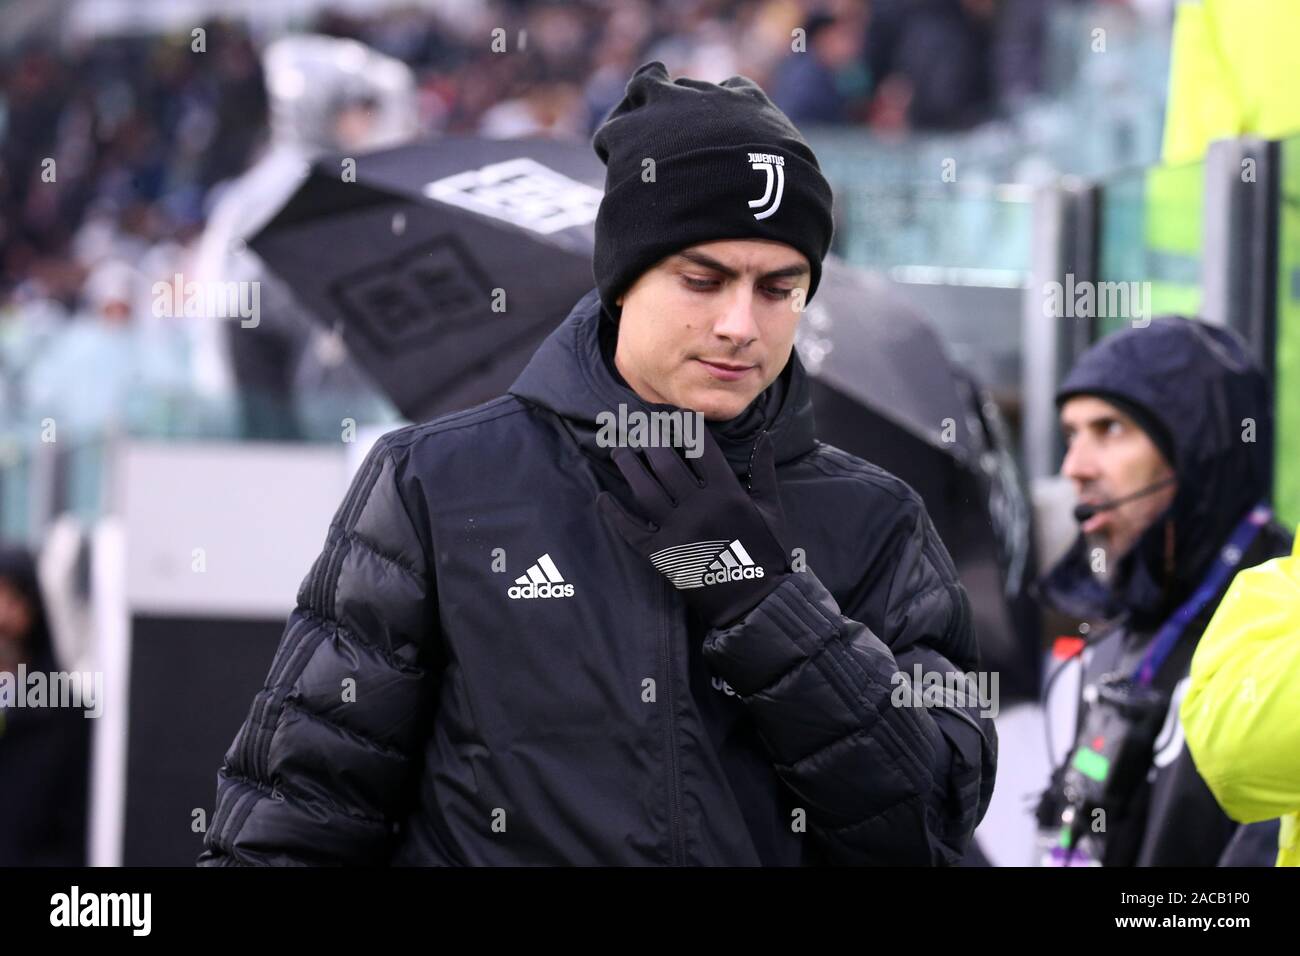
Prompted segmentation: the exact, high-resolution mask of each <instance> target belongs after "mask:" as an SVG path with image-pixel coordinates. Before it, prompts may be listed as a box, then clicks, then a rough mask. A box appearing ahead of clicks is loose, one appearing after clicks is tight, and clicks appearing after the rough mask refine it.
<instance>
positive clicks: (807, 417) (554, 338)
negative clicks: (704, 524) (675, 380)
mask: <svg viewBox="0 0 1300 956" xmlns="http://www.w3.org/2000/svg"><path fill="white" fill-rule="evenodd" d="M602 316H603V318H604V320H603V321H602ZM616 330H617V326H616V324H615V323H614V321H613V319H612V318H611V317H610V316H609V315H608V314H607V313H606V312H605V311H604V309H603V307H602V306H601V302H600V295H599V290H597V289H592V290H591V291H590V292H588V293H587V294H586V295H584V296H583V297H582V298H581V299H580V300H578V303H577V305H575V306H574V307H573V310H572V311H571V312H570V313H569V316H568V318H566V319H565V320H564V322H563V323H562V324H561V325H560V327H559V328H557V329H556V330H555V331H554V332H552V333H551V334H550V335H549V336H548V337H547V339H546V341H544V342H543V343H542V344H541V346H540V347H539V348H538V349H537V352H536V353H535V354H534V355H533V357H532V359H530V360H529V362H528V365H527V367H525V368H524V370H523V372H521V373H520V375H519V378H518V379H516V380H515V383H514V385H512V386H510V393H511V394H512V395H515V396H517V397H519V398H521V399H523V400H525V401H528V402H531V403H533V404H536V405H540V406H542V407H543V408H547V409H550V410H551V411H553V412H555V413H556V414H557V415H559V416H560V417H561V418H562V419H564V421H565V423H566V424H567V425H568V426H569V430H570V431H571V432H572V433H573V434H574V435H575V437H576V438H577V439H578V441H579V442H581V444H582V446H583V448H584V450H585V451H586V452H587V453H588V454H589V455H591V456H593V457H595V458H597V459H606V460H607V459H608V458H609V453H610V451H611V449H609V448H605V447H602V446H601V445H599V444H598V443H597V441H596V434H597V430H598V425H597V421H596V417H597V416H598V415H599V414H600V413H602V412H617V410H618V406H619V404H620V403H622V404H624V405H626V406H627V410H628V411H629V412H632V411H642V412H647V413H648V412H651V411H667V410H672V408H673V406H670V405H657V404H652V403H650V402H646V401H645V400H644V399H642V398H641V397H640V396H639V395H637V394H636V393H635V392H634V391H632V389H630V388H628V386H627V385H626V384H625V383H624V382H623V381H622V379H621V376H618V375H617V373H616V372H615V370H614V368H613V362H612V358H611V356H612V347H613V344H614V336H615V335H616V334H617V331H616ZM707 425H708V428H709V431H711V432H712V433H713V437H714V438H715V439H716V440H717V442H718V444H719V446H720V447H721V448H722V450H723V452H724V453H725V454H726V456H727V460H728V461H730V462H731V464H732V467H733V468H735V469H736V472H737V474H742V475H743V474H745V472H746V469H747V468H748V466H749V458H750V453H751V452H752V450H753V447H754V442H755V441H756V440H757V439H758V436H759V434H760V433H761V432H763V431H764V430H766V431H767V432H768V434H769V435H770V436H771V439H772V444H773V447H774V450H775V452H776V461H777V464H781V463H783V462H786V461H790V460H792V459H794V458H798V457H799V456H801V455H803V454H805V453H806V452H808V451H811V450H812V448H813V447H814V446H815V445H816V439H815V437H814V428H813V409H812V397H811V393H810V390H809V387H808V376H807V373H806V372H805V371H804V368H803V364H802V363H801V362H800V361H799V356H798V354H797V353H796V352H794V351H793V350H792V351H791V353H790V361H789V362H788V363H786V367H785V369H784V370H783V371H782V372H781V374H780V376H778V377H777V380H776V381H775V382H773V383H772V384H771V385H770V386H769V387H768V388H767V390H766V391H764V392H763V393H762V394H761V395H759V396H758V397H757V398H756V399H754V401H753V402H752V403H750V405H749V407H748V408H746V409H745V411H743V412H742V413H741V414H740V415H738V416H736V417H735V418H733V419H731V420H730V421H725V422H708V423H707Z"/></svg>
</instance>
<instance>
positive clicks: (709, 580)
mask: <svg viewBox="0 0 1300 956" xmlns="http://www.w3.org/2000/svg"><path fill="white" fill-rule="evenodd" d="M650 561H651V563H653V564H654V566H655V567H656V568H658V569H659V572H660V573H661V574H663V575H664V576H665V577H667V578H668V580H669V581H671V582H672V583H673V586H674V587H677V588H679V589H681V590H685V589H686V588H702V587H705V586H706V585H709V584H726V583H727V582H728V581H743V580H753V579H754V578H761V577H762V576H763V566H762V565H761V564H755V563H754V559H753V558H751V557H750V556H749V552H748V551H746V550H745V546H744V545H743V544H741V543H740V541H739V540H733V541H696V542H694V543H692V544H680V545H677V546H676V547H673V548H664V550H662V551H656V552H655V553H654V554H652V555H650Z"/></svg>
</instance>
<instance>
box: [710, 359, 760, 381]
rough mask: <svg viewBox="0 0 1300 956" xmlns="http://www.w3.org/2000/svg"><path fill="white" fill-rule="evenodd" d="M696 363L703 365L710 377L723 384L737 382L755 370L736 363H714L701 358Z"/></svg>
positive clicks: (752, 367) (752, 366) (753, 367)
mask: <svg viewBox="0 0 1300 956" xmlns="http://www.w3.org/2000/svg"><path fill="white" fill-rule="evenodd" d="M696 361H697V362H699V363H700V364H701V365H703V366H704V368H705V369H706V370H707V371H708V373H709V374H710V375H712V376H713V377H714V378H717V379H720V380H722V381H724V382H735V381H738V380H740V379H742V378H744V377H745V376H746V375H748V374H749V373H750V372H752V371H753V370H754V369H755V368H756V366H754V365H740V364H737V363H736V362H715V361H712V360H710V359H702V358H697V359H696Z"/></svg>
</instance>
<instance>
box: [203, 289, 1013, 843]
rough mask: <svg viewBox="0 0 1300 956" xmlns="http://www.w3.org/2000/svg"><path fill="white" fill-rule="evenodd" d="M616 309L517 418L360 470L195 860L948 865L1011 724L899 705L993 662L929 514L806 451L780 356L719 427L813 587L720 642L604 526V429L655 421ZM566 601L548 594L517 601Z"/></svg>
mask: <svg viewBox="0 0 1300 956" xmlns="http://www.w3.org/2000/svg"><path fill="white" fill-rule="evenodd" d="M601 314H602V313H601V308H600V304H599V299H598V298H597V295H596V293H595V291H594V290H593V291H592V292H590V293H588V295H586V296H585V297H584V298H583V299H582V300H581V301H580V302H579V303H578V304H577V306H575V308H574V310H573V312H572V314H571V315H570V316H569V318H568V319H567V320H566V321H565V323H564V324H563V325H562V326H561V327H560V328H559V329H558V330H557V331H556V332H555V333H554V334H553V335H552V336H551V337H550V338H549V339H548V340H547V341H546V342H545V343H544V344H543V346H542V347H541V348H540V349H539V350H538V352H537V354H536V355H535V356H534V358H533V360H532V362H531V364H530V365H529V366H528V368H527V369H526V370H525V371H524V373H523V374H522V375H521V376H520V378H519V380H518V382H517V383H516V384H515V386H514V388H513V389H512V394H511V395H508V396H506V397H503V398H500V399H497V400H496V401H493V402H489V403H488V404H486V405H483V406H480V407H478V408H475V409H472V410H469V411H466V412H462V413H458V414H454V415H450V416H447V417H445V418H442V419H440V420H438V421H435V422H431V423H428V424H423V425H418V426H412V427H408V428H403V429H400V430H398V431H395V432H392V433H390V434H388V435H386V436H384V438H382V439H381V440H380V441H379V443H378V444H377V446H376V447H375V449H374V450H373V451H372V452H371V454H370V455H369V456H368V458H367V460H366V462H365V463H364V465H363V466H362V468H361V470H360V472H359V473H358V475H357V477H356V479H355V480H354V482H353V484H352V487H351V489H350V490H349V491H348V494H347V496H346V498H345V499H344V501H343V503H342V505H341V506H340V508H339V510H338V513H337V515H336V517H335V519H334V521H333V523H332V524H331V526H330V529H329V534H328V537H327V540H326V543H325V548H324V550H323V552H322V553H321V555H320V557H319V558H318V559H317V561H316V563H315V565H314V567H313V568H312V570H311V573H310V574H309V575H308V576H307V578H306V580H305V581H304V582H303V585H302V588H301V590H300V592H299V595H298V607H297V609H296V610H295V611H294V612H293V614H292V616H291V617H290V619H289V623H288V626H287V629H286V631H285V634H284V637H283V639H282V641H281V645H280V648H279V650H278V652H277V654H276V657H275V661H274V663H273V665H272V667H271V673H270V677H269V678H268V680H267V683H266V688H265V690H263V691H262V692H261V693H259V694H258V695H257V697H256V699H255V701H254V703H253V707H252V711H251V713H250V715H249V717H248V719H247V721H246V722H245V724H244V726H243V728H242V729H241V730H240V732H239V735H238V736H237V738H236V739H235V742H234V744H233V745H232V746H231V748H230V751H229V753H228V754H227V756H226V762H225V765H224V766H223V768H222V769H221V772H220V775H219V785H218V792H217V804H216V809H215V811H214V814H213V817H212V823H211V826H210V828H209V831H208V833H207V836H206V838H205V847H206V849H205V851H204V854H203V856H202V857H201V858H200V862H201V863H205V864H225V865H229V864H236V863H250V864H262V863H308V864H310V863H327V862H330V863H333V862H340V863H370V864H375V863H379V864H382V863H393V864H539V863H540V864H551V863H579V864H600V863H608V864H741V865H744V864H750V865H753V864H800V863H815V862H836V863H886V862H888V863H948V862H952V861H954V860H956V859H957V858H958V857H959V856H960V855H961V853H962V851H963V850H964V848H965V847H966V845H967V843H968V841H969V839H970V836H971V833H972V831H973V830H974V827H975V824H976V823H977V822H978V821H979V819H980V818H981V817H982V816H983V813H984V810H985V808H986V807H987V804H988V800H989V796H990V794H991V792H992V787H993V773H994V762H995V757H996V737H995V735H994V731H993V726H992V722H991V721H990V720H989V719H987V718H985V717H981V716H980V712H981V709H982V708H981V705H980V704H979V703H977V702H976V701H975V699H974V694H972V695H971V696H970V697H968V698H967V700H966V702H965V706H957V705H956V704H954V703H953V702H951V701H950V702H949V706H938V705H937V704H935V705H934V706H929V707H915V706H911V707H903V706H894V705H893V703H892V702H893V701H895V700H898V699H900V698H901V694H900V693H899V687H898V685H897V684H896V682H895V675H896V674H897V673H898V672H899V671H900V670H902V671H904V672H905V673H906V674H907V675H908V676H909V677H910V676H911V675H912V667H913V665H914V664H918V663H919V664H920V665H921V666H922V667H923V668H924V670H925V671H926V672H941V671H964V672H968V671H973V670H974V669H975V668H977V667H978V654H977V648H976V643H975V636H974V634H973V633H972V630H971V626H970V613H969V606H968V602H967V598H966V595H965V593H964V591H963V590H962V588H961V586H960V585H959V584H958V583H957V580H956V575H955V573H954V570H953V567H952V564H951V562H950V561H949V559H948V555H947V552H946V551H945V550H944V548H943V545H942V544H941V543H940V541H939V540H938V538H937V537H936V535H935V533H934V531H933V528H932V526H931V524H930V522H929V519H928V518H927V516H926V514H925V510H924V507H923V506H922V504H921V502H920V500H919V499H918V498H917V496H916V495H915V494H914V493H912V491H911V490H910V489H908V488H907V487H906V486H905V485H904V484H903V483H902V482H900V481H898V480H897V479H895V478H893V477H891V476H890V475H888V474H886V473H884V472H883V471H881V470H879V469H877V468H874V467H872V466H871V465H868V464H866V463H864V462H862V461H860V460H857V459H855V458H853V457H851V456H849V455H846V454H844V453H843V452H840V451H838V450H836V449H834V448H831V447H829V446H827V445H822V444H819V443H817V442H816V441H815V439H814V437H813V425H812V416H811V405H810V403H809V399H808V390H807V382H806V380H805V378H804V372H803V370H802V367H801V366H800V365H799V362H798V359H797V357H796V358H793V359H792V360H791V363H790V365H789V366H788V368H787V370H786V372H785V373H784V375H783V376H782V378H781V379H779V380H778V382H777V383H775V384H774V386H773V387H772V388H770V389H769V390H768V391H767V392H765V393H764V395H763V396H760V398H759V399H758V400H756V402H755V403H754V405H752V406H751V408H750V409H749V410H748V411H747V412H746V413H745V414H744V415H742V416H740V417H739V418H737V419H735V420H733V421H732V422H729V423H725V424H723V425H720V426H716V427H715V426H712V425H711V426H710V427H712V428H714V434H715V436H716V437H717V439H718V441H719V444H720V445H721V446H722V448H723V450H724V452H725V453H726V454H727V457H728V459H729V460H731V461H732V462H733V463H735V465H736V467H737V469H738V472H743V469H744V467H745V463H747V462H748V460H749V452H750V449H751V448H752V444H753V440H754V438H755V437H756V436H757V434H758V432H759V430H760V429H763V428H766V429H767V431H768V432H769V434H770V435H771V436H772V439H773V442H774V444H775V447H776V455H777V469H778V479H779V482H780V488H781V496H782V503H783V506H784V508H785V512H786V520H787V525H788V528H789V529H790V536H791V539H792V540H791V542H790V545H791V547H792V548H800V549H802V552H803V554H804V555H805V556H806V561H807V567H808V570H807V571H804V572H801V573H796V574H793V575H791V576H790V577H789V578H788V579H787V580H786V581H785V582H783V583H782V584H781V585H780V587H778V588H777V589H776V590H775V591H773V592H772V593H771V594H770V595H768V597H767V598H765V599H764V600H763V601H762V603H760V604H759V605H758V606H757V607H755V608H754V610H753V611H752V612H751V613H750V614H749V615H748V616H747V617H746V618H745V619H744V620H743V621H741V622H740V623H739V624H737V625H735V626H733V627H731V628H728V629H726V630H716V631H711V632H706V631H705V630H704V629H703V628H702V627H701V626H700V625H699V623H698V622H697V621H696V620H695V619H694V618H693V617H692V616H691V615H689V614H688V611H687V609H686V606H685V604H684V603H683V602H682V600H681V598H680V597H679V596H678V593H677V592H676V590H675V589H673V588H672V587H671V585H670V584H669V583H668V582H667V580H666V579H665V578H663V577H662V576H661V575H660V574H659V572H658V571H656V570H655V568H654V567H653V566H652V565H651V564H650V563H649V562H648V561H646V560H645V559H644V558H643V557H642V556H641V555H640V554H638V553H636V552H634V551H633V550H632V549H631V548H630V547H629V546H628V545H627V544H626V543H625V542H624V541H623V540H622V539H621V538H619V537H618V536H617V535H616V534H615V533H614V532H612V531H611V530H610V529H608V528H607V527H606V526H605V525H604V524H603V523H602V521H601V520H600V518H599V515H598V512H597V510H596V508H595V504H594V502H595V498H596V495H597V494H598V493H599V492H600V491H601V490H603V489H608V490H612V491H614V492H615V493H616V494H619V493H623V492H624V489H623V486H622V478H621V476H620V475H619V473H618V471H617V469H616V468H615V467H614V465H613V463H612V462H611V461H610V460H609V457H608V453H609V449H607V448H603V447H600V445H598V444H597V442H596V425H595V422H596V415H597V413H598V412H600V411H602V410H616V409H617V407H618V404H619V403H620V402H624V403H626V404H627V406H628V408H629V410H636V409H642V410H644V409H645V407H646V406H645V405H644V403H642V402H641V400H640V399H639V398H637V396H636V395H635V394H634V393H633V392H631V391H630V390H629V389H627V388H626V387H625V386H624V385H622V384H620V382H619V381H618V380H617V379H616V377H615V376H614V374H613V373H612V372H611V368H610V364H609V363H608V361H607V359H606V358H605V357H604V356H603V355H602V337H603V336H604V333H603V332H602V331H601V330H603V329H607V328H608V325H607V323H602V322H601V321H600V317H601ZM605 344H606V346H607V345H608V343H607V342H606V343H605ZM557 576H558V577H560V578H562V579H563V585H561V586H558V587H555V588H552V589H551V590H552V593H553V595H555V592H558V595H556V596H551V597H547V598H541V597H534V598H528V597H520V596H512V590H511V589H512V588H514V589H515V590H514V591H513V595H519V594H521V591H520V589H519V588H517V587H516V579H519V578H523V579H524V580H528V579H529V578H532V579H534V580H535V579H537V578H538V577H541V578H542V579H543V580H549V581H550V582H553V583H554V584H556V585H559V584H560V582H558V581H556V578H557ZM904 689H906V688H904ZM907 699H908V700H911V699H912V698H911V695H910V692H909V693H908V695H907ZM932 703H933V702H932ZM957 703H960V702H957ZM804 820H806V831H805V828H804V827H803V826H802V821H804Z"/></svg>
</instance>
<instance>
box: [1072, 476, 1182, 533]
mask: <svg viewBox="0 0 1300 956" xmlns="http://www.w3.org/2000/svg"><path fill="white" fill-rule="evenodd" d="M1174 477H1175V476H1174V475H1170V476H1169V477H1168V478H1164V479H1161V480H1160V481H1157V482H1156V483H1155V484H1153V485H1147V486H1146V487H1145V488H1142V489H1141V490H1139V491H1135V492H1133V493H1132V494H1130V495H1124V496H1123V497H1122V498H1112V499H1111V500H1110V501H1103V502H1102V503H1101V504H1099V505H1076V506H1075V508H1074V520H1075V521H1077V522H1078V523H1079V524H1083V523H1084V522H1085V521H1087V520H1088V519H1089V518H1091V517H1092V516H1093V515H1095V514H1100V513H1101V512H1103V511H1109V510H1110V509H1111V508H1118V507H1119V506H1120V505H1126V504H1128V503H1129V502H1130V501H1136V500H1137V499H1138V498H1145V497H1146V496H1147V495H1149V494H1152V493H1154V492H1157V491H1159V490H1160V489H1161V488H1163V487H1165V485H1168V484H1170V483H1171V482H1172V481H1173V480H1174Z"/></svg>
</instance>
